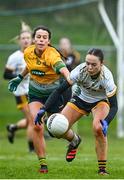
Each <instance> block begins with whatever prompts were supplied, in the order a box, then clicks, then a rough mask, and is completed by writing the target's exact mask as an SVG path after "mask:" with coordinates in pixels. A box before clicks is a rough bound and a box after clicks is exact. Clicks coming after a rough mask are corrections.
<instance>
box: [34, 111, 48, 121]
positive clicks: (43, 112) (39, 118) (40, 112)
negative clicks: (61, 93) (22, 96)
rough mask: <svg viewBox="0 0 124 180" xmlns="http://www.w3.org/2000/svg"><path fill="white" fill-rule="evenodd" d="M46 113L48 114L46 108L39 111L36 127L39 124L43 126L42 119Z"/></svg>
mask: <svg viewBox="0 0 124 180" xmlns="http://www.w3.org/2000/svg"><path fill="white" fill-rule="evenodd" d="M45 112H46V110H45V108H41V109H40V110H39V112H38V113H37V115H36V117H35V120H34V123H35V125H37V124H39V125H41V124H42V123H43V122H42V117H43V116H44V114H45Z"/></svg>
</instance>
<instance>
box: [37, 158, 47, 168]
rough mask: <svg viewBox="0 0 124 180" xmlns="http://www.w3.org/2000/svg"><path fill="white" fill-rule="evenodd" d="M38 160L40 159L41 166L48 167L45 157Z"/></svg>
mask: <svg viewBox="0 0 124 180" xmlns="http://www.w3.org/2000/svg"><path fill="white" fill-rule="evenodd" d="M38 159H39V162H40V166H42V165H47V163H46V158H45V157H39V158H38Z"/></svg>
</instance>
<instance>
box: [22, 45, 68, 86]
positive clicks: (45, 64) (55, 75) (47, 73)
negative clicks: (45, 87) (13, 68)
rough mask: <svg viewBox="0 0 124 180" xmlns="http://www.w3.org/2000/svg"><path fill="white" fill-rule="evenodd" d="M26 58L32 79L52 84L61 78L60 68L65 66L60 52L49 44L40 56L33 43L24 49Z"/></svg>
mask: <svg viewBox="0 0 124 180" xmlns="http://www.w3.org/2000/svg"><path fill="white" fill-rule="evenodd" d="M24 59H25V62H26V64H27V68H28V70H29V73H30V77H31V79H32V80H34V81H36V82H38V83H40V84H51V83H53V82H55V81H57V80H58V79H59V78H60V74H59V70H60V69H61V68H62V67H65V66H66V65H65V64H64V62H63V60H62V58H61V55H60V54H59V52H58V51H57V50H56V49H55V48H54V47H51V46H48V47H47V48H46V49H45V50H44V51H43V53H42V55H41V57H38V56H37V55H36V53H35V45H31V46H29V47H28V48H26V49H25V51H24Z"/></svg>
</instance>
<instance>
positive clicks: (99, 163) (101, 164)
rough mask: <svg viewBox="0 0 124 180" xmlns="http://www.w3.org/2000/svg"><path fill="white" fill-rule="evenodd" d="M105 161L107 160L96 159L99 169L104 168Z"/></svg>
mask: <svg viewBox="0 0 124 180" xmlns="http://www.w3.org/2000/svg"><path fill="white" fill-rule="evenodd" d="M106 162H107V160H98V167H99V170H103V171H104V170H105V169H106Z"/></svg>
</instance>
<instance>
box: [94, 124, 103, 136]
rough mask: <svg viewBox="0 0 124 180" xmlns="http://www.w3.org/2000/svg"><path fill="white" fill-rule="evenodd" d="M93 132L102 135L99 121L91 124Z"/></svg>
mask: <svg viewBox="0 0 124 180" xmlns="http://www.w3.org/2000/svg"><path fill="white" fill-rule="evenodd" d="M93 132H94V135H95V136H96V137H98V136H101V135H102V128H101V125H100V123H97V124H93Z"/></svg>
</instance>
